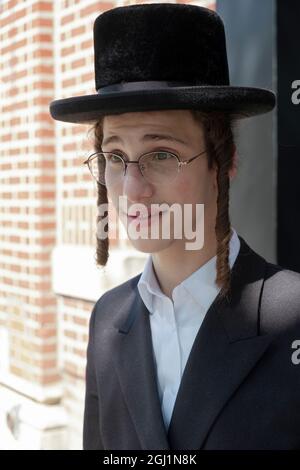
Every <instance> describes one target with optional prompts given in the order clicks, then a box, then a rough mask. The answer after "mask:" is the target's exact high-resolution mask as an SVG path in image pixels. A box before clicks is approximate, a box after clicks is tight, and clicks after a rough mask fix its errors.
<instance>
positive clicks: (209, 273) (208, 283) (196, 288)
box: [137, 227, 240, 314]
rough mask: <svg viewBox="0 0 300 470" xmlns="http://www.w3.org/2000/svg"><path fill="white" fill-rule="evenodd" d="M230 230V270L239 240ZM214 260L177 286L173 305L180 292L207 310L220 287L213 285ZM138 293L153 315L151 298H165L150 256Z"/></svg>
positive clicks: (214, 276) (138, 285) (234, 232)
mask: <svg viewBox="0 0 300 470" xmlns="http://www.w3.org/2000/svg"><path fill="white" fill-rule="evenodd" d="M231 228H232V235H231V239H230V242H229V265H230V269H232V266H233V264H234V262H235V260H236V258H237V255H238V253H239V250H240V240H239V237H238V235H237V232H236V230H235V229H234V228H233V227H231ZM216 260H217V256H216V255H215V256H213V257H212V258H211V259H210V260H208V261H207V262H206V263H205V264H204V265H203V266H201V267H200V268H199V269H197V270H196V271H195V272H193V273H192V274H191V275H190V276H188V277H187V278H186V279H184V280H183V281H182V282H181V283H180V284H178V285H177V286H176V287H175V288H174V289H173V293H172V298H173V301H174V305H176V302H177V301H179V300H180V297H181V295H180V292H181V293H182V291H183V290H184V291H185V293H186V292H187V293H188V294H189V295H190V296H191V297H192V298H193V299H194V301H195V302H197V303H198V304H199V305H201V306H202V308H204V309H205V311H206V310H207V309H208V308H209V306H210V305H211V303H212V302H213V300H214V299H215V297H216V296H217V294H218V293H219V291H220V289H221V288H220V287H219V286H217V284H216V283H215V278H216V274H217V271H216ZM137 287H138V289H139V293H140V295H141V297H142V299H143V301H144V303H145V305H146V307H147V309H148V310H149V312H150V314H152V313H153V308H152V306H153V296H157V297H162V298H165V297H166V296H165V294H164V293H163V292H162V291H161V288H160V286H159V284H158V281H157V277H156V275H155V272H154V269H153V262H152V256H151V254H150V256H149V257H148V258H147V261H146V264H145V267H144V270H143V272H142V274H141V277H140V279H139V282H138V284H137Z"/></svg>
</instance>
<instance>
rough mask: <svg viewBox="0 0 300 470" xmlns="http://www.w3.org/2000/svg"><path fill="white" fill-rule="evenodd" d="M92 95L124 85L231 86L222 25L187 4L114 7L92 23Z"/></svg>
mask: <svg viewBox="0 0 300 470" xmlns="http://www.w3.org/2000/svg"><path fill="white" fill-rule="evenodd" d="M94 64H95V86H96V91H99V89H100V88H102V87H106V86H110V85H113V84H118V83H122V82H143V81H170V82H182V83H187V84H190V85H210V86H224V85H229V71H228V62H227V53H226V39H225V32H224V25H223V21H222V19H221V18H220V16H219V15H217V13H215V12H214V11H213V10H209V9H207V8H204V7H200V6H196V5H187V4H170V3H158V4H155V3H153V4H137V5H130V6H125V7H117V8H113V9H111V10H108V11H106V12H104V13H102V14H101V15H99V16H98V17H97V18H96V20H95V22H94Z"/></svg>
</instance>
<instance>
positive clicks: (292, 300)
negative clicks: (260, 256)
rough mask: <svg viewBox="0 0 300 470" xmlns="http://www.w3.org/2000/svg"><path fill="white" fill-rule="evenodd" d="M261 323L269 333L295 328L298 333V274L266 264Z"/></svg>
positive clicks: (299, 310) (299, 296)
mask: <svg viewBox="0 0 300 470" xmlns="http://www.w3.org/2000/svg"><path fill="white" fill-rule="evenodd" d="M261 321H262V325H264V326H265V328H266V329H267V331H269V332H277V331H282V330H285V329H290V328H296V329H298V331H299V333H300V273H298V272H296V271H292V270H290V269H286V268H283V267H282V266H280V265H278V264H274V263H270V262H267V263H266V275H265V280H264V286H263V292H262V298H261Z"/></svg>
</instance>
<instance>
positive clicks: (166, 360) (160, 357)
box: [138, 227, 240, 429]
mask: <svg viewBox="0 0 300 470" xmlns="http://www.w3.org/2000/svg"><path fill="white" fill-rule="evenodd" d="M231 228H232V236H231V239H230V242H229V264H230V268H232V266H233V264H234V262H235V260H236V257H237V255H238V252H239V249H240V240H239V238H238V235H237V233H236V231H235V229H234V228H233V227H231ZM216 259H217V257H216V256H214V257H213V258H211V259H210V260H209V261H207V262H206V263H205V264H204V265H203V266H201V267H200V268H199V269H197V271H195V272H193V273H192V274H191V275H190V276H188V277H187V278H186V279H184V280H183V281H182V282H181V283H180V284H179V285H178V286H176V287H175V288H174V289H173V292H172V299H173V302H172V300H171V299H170V298H169V297H167V296H166V295H165V294H164V293H163V292H162V291H161V289H160V287H159V284H158V281H157V277H156V274H155V272H154V270H153V264H152V255H151V254H150V256H149V258H148V259H147V261H146V264H145V267H144V270H143V272H142V275H141V277H140V280H139V282H138V289H139V293H140V296H141V298H142V300H143V302H144V304H145V305H146V307H147V309H148V310H149V312H150V325H151V335H152V345H153V352H154V358H155V365H156V379H157V387H158V393H159V398H160V403H161V410H162V415H163V419H164V423H165V427H166V429H168V427H169V424H170V420H171V416H172V412H173V408H174V404H175V400H176V396H177V392H178V389H179V385H180V381H181V378H182V374H183V371H184V368H185V365H186V362H187V359H188V356H189V354H190V351H191V348H192V345H193V343H194V340H195V337H196V335H197V332H198V330H199V328H200V326H201V324H202V321H203V319H204V316H205V314H206V312H207V311H208V309H209V307H210V305H211V304H212V302H213V301H214V299H215V297H216V296H217V294H218V293H219V291H220V287H218V286H217V285H216V283H215V278H216Z"/></svg>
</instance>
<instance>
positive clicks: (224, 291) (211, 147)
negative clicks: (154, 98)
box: [191, 110, 235, 299]
mask: <svg viewBox="0 0 300 470" xmlns="http://www.w3.org/2000/svg"><path fill="white" fill-rule="evenodd" d="M191 112H192V114H193V116H194V118H195V119H196V120H197V121H198V122H201V123H202V125H203V128H204V140H205V148H206V149H207V154H208V168H209V169H210V170H211V169H213V167H214V166H216V168H217V186H218V196H217V216H216V224H215V233H216V240H217V253H216V255H217V260H216V268H217V277H216V280H215V282H216V284H217V285H218V286H219V287H220V288H221V291H220V293H219V295H220V297H221V298H224V297H226V298H227V299H228V298H229V296H230V293H231V271H230V265H229V242H230V238H231V224H230V217H229V189H230V177H229V170H230V169H231V168H233V165H234V161H233V157H234V152H235V143H234V123H235V121H234V118H233V117H230V115H226V114H224V113H218V112H211V113H202V112H200V111H198V110H191Z"/></svg>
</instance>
